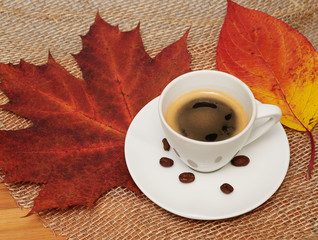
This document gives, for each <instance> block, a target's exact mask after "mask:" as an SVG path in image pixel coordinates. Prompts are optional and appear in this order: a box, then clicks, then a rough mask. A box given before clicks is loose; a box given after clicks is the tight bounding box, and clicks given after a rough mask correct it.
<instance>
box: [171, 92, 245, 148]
mask: <svg viewBox="0 0 318 240" xmlns="http://www.w3.org/2000/svg"><path fill="white" fill-rule="evenodd" d="M166 120H167V122H168V124H169V125H170V126H171V127H172V128H173V129H174V130H175V131H177V132H179V133H181V134H182V135H183V136H185V137H188V138H191V139H195V140H199V141H205V142H214V141H221V140H225V139H228V138H230V137H232V136H234V135H235V134H237V133H238V132H240V131H241V130H242V129H243V128H244V127H245V126H246V115H245V111H244V109H243V107H242V106H241V104H240V103H239V102H237V101H236V100H234V99H233V98H232V97H230V96H227V95H226V94H224V93H221V92H217V91H210V90H196V91H192V92H189V93H187V94H185V95H183V96H181V97H179V98H178V99H177V100H175V101H174V102H173V103H171V105H170V106H169V108H168V111H167V115H166Z"/></svg>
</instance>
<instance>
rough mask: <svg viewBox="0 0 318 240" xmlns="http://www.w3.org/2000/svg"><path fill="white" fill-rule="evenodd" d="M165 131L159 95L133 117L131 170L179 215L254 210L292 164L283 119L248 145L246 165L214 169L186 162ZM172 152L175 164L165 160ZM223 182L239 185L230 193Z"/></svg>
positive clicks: (128, 147)
mask: <svg viewBox="0 0 318 240" xmlns="http://www.w3.org/2000/svg"><path fill="white" fill-rule="evenodd" d="M164 137H165V136H164V134H163V131H162V128H161V125H160V122H159V115H158V98H155V99H154V100H152V101H151V102H150V103H148V104H147V105H146V106H145V107H144V108H143V109H142V110H141V111H140V112H139V113H138V114H137V115H136V117H135V118H134V119H133V121H132V123H131V125H130V127H129V129H128V132H127V135H126V141H125V156H126V163H127V166H128V170H129V172H130V174H131V176H132V178H133V180H134V181H135V183H136V184H137V186H138V187H139V188H140V189H141V191H142V192H143V193H144V194H145V195H146V196H147V197H148V198H149V199H151V200H152V201H153V202H154V203H156V204H157V205H159V206H160V207H162V208H164V209H166V210H168V211H170V212H172V213H174V214H177V215H179V216H183V217H187V218H192V219H205V220H216V219H224V218H229V217H234V216H238V215H241V214H243V213H246V212H248V211H251V210H252V209H255V208H256V207H258V206H260V205H261V204H263V203H264V202H265V201H266V200H268V199H269V198H270V197H271V196H272V195H273V194H274V193H275V192H276V190H277V189H278V188H279V186H280V185H281V183H282V182H283V180H284V178H285V175H286V173H287V170H288V166H289V156H290V155H289V144H288V139H287V136H286V133H285V131H284V128H283V127H282V125H281V124H280V123H279V124H277V125H275V126H274V127H273V129H272V130H270V131H269V132H268V133H266V134H265V135H264V136H262V137H261V138H259V139H258V140H256V141H255V142H253V143H251V144H249V145H248V146H246V147H245V148H244V149H242V151H241V152H240V154H243V155H246V156H248V157H249V158H250V163H249V164H248V165H247V166H245V167H235V166H232V165H231V164H228V165H226V166H225V167H223V168H222V169H220V170H218V171H216V172H213V173H199V172H196V171H194V170H192V169H190V168H189V167H188V166H186V165H185V164H184V163H182V162H181V161H180V160H179V159H178V158H177V156H176V155H175V153H174V152H173V151H171V150H170V151H169V152H167V151H164V150H163V147H162V142H161V141H162V139H163V138H164ZM161 157H170V158H172V159H173V160H174V165H173V166H172V167H170V168H165V167H162V166H161V165H160V164H159V160H160V158H161ZM182 172H192V173H194V174H195V181H194V182H192V183H188V184H185V183H181V182H180V181H179V178H178V177H179V174H180V173H182ZM223 183H229V184H231V185H232V186H233V187H234V191H233V192H232V193H230V194H224V193H223V192H221V190H220V186H221V185H222V184H223Z"/></svg>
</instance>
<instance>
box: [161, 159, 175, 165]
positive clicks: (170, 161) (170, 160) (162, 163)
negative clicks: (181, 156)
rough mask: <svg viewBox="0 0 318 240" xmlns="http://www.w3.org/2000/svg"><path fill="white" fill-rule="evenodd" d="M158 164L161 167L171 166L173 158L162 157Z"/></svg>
mask: <svg viewBox="0 0 318 240" xmlns="http://www.w3.org/2000/svg"><path fill="white" fill-rule="evenodd" d="M159 162H160V165H161V166H163V167H171V166H172V165H173V163H174V162H173V160H172V159H171V158H167V157H162V158H160V161H159Z"/></svg>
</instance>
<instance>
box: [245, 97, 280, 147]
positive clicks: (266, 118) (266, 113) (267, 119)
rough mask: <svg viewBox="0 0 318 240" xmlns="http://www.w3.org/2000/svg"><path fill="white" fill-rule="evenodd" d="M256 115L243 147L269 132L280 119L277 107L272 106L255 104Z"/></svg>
mask: <svg viewBox="0 0 318 240" xmlns="http://www.w3.org/2000/svg"><path fill="white" fill-rule="evenodd" d="M256 108H257V114H256V118H255V121H254V125H253V129H252V132H251V134H250V136H249V138H248V140H247V142H246V144H245V145H247V144H250V143H251V142H253V141H255V140H256V139H258V138H259V137H261V136H262V135H263V134H264V133H266V132H267V131H268V130H270V129H271V128H272V127H273V126H274V125H275V124H276V123H278V122H279V120H280V119H281V117H282V111H281V110H280V108H279V107H277V106H276V105H272V104H262V103H260V102H256Z"/></svg>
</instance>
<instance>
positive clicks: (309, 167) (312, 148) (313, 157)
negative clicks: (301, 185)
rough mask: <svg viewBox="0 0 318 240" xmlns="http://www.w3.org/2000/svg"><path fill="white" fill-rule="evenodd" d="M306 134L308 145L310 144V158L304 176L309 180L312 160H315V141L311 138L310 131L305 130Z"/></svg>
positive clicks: (312, 165)
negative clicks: (308, 140)
mask: <svg viewBox="0 0 318 240" xmlns="http://www.w3.org/2000/svg"><path fill="white" fill-rule="evenodd" d="M306 132H307V134H308V136H309V138H310V144H311V157H310V162H309V165H308V171H307V174H306V179H310V178H311V172H312V170H313V168H314V160H315V153H316V151H315V140H314V137H313V136H312V133H311V131H309V130H308V129H307V128H306Z"/></svg>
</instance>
